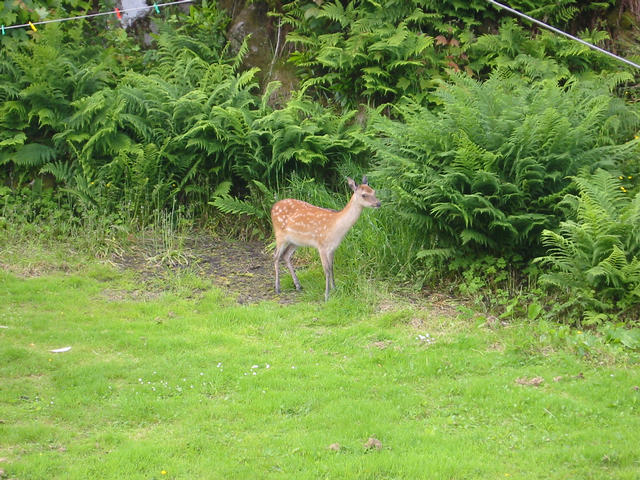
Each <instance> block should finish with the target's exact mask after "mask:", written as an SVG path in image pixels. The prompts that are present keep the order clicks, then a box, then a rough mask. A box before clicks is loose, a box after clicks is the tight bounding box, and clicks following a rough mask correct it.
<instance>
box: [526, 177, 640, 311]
mask: <svg viewBox="0 0 640 480" xmlns="http://www.w3.org/2000/svg"><path fill="white" fill-rule="evenodd" d="M575 182H576V184H577V186H578V189H579V192H580V196H579V197H578V203H577V209H576V212H575V213H576V221H565V222H563V223H562V224H561V226H560V232H559V233H554V232H550V231H545V232H543V236H542V239H543V244H544V246H545V248H546V249H547V253H546V255H545V256H542V257H539V258H538V259H537V261H538V262H540V263H541V264H542V265H545V266H547V267H549V270H550V271H549V272H548V273H545V274H544V275H543V276H542V277H541V281H542V282H544V283H546V284H547V285H552V286H554V287H555V288H557V289H559V290H560V291H562V292H564V294H565V295H567V296H568V297H574V298H579V300H580V301H579V302H578V301H575V302H567V305H569V306H570V308H569V311H570V313H571V314H573V315H577V316H578V318H580V317H581V316H584V317H585V318H586V319H587V321H590V318H592V317H593V315H594V312H595V313H609V312H612V311H613V310H614V309H615V308H617V309H619V310H621V311H623V312H624V313H626V314H629V313H630V312H632V311H633V310H634V309H635V308H637V305H638V300H640V297H639V296H638V293H639V292H640V242H639V241H638V240H639V239H638V238H637V235H636V231H635V230H636V226H635V225H636V224H632V223H628V218H629V217H630V216H632V217H634V216H635V215H637V205H638V203H639V200H638V195H636V197H635V198H634V199H630V198H629V197H628V196H625V195H624V194H622V192H621V189H620V184H619V182H618V181H617V179H615V178H614V177H613V176H612V175H611V174H609V173H607V172H605V171H603V170H599V171H597V172H596V173H595V174H594V175H588V174H583V175H581V176H578V177H576V178H575Z"/></svg>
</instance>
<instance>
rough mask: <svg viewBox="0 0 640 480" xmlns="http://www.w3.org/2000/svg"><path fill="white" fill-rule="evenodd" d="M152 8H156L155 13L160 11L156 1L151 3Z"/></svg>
mask: <svg viewBox="0 0 640 480" xmlns="http://www.w3.org/2000/svg"><path fill="white" fill-rule="evenodd" d="M153 8H155V9H156V13H160V9H159V8H158V4H157V3H155V2H154V3H153Z"/></svg>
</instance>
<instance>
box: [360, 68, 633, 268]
mask: <svg viewBox="0 0 640 480" xmlns="http://www.w3.org/2000/svg"><path fill="white" fill-rule="evenodd" d="M436 98H437V100H438V101H439V102H440V103H441V108H442V110H437V111H430V110H429V109H427V108H425V107H422V106H420V105H417V104H416V103H412V102H406V103H403V104H400V105H397V106H395V108H394V109H393V112H394V113H395V114H397V115H398V117H399V120H393V119H390V118H388V117H386V116H384V115H381V114H380V113H379V112H378V113H374V114H373V119H372V123H371V125H370V126H369V129H368V132H367V135H366V136H365V137H363V139H364V141H365V142H366V143H367V145H368V146H369V148H370V149H371V150H372V151H373V152H375V154H374V159H375V162H376V167H375V168H374V172H373V173H372V175H371V177H372V179H373V180H374V181H375V182H377V183H378V184H383V185H385V187H386V188H389V189H390V190H391V195H392V202H393V204H394V206H395V209H396V212H397V214H398V215H400V216H402V217H403V218H404V219H405V221H407V222H411V223H412V225H413V226H414V228H415V229H416V230H418V231H419V232H421V235H422V250H421V251H420V253H419V254H418V257H419V258H425V259H431V260H434V259H448V258H452V257H458V258H459V257H468V258H473V257H475V256H478V255H484V254H487V253H489V254H493V255H496V256H498V257H505V258H513V257H515V256H520V257H521V258H523V259H524V260H525V261H526V260H528V259H530V258H533V257H534V256H536V254H538V253H540V250H539V247H540V233H541V232H542V231H543V230H544V229H548V230H554V229H555V228H556V227H557V225H558V223H559V221H560V217H558V215H557V210H556V206H557V204H558V202H559V201H560V200H562V198H563V197H564V195H565V194H566V193H567V192H568V190H569V189H571V188H572V187H571V181H570V179H568V178H567V177H568V176H570V175H575V174H576V173H577V172H578V171H579V170H580V169H581V168H582V167H584V166H589V167H591V168H596V167H597V166H601V167H609V168H613V167H615V166H616V164H617V163H618V162H621V161H623V160H624V159H626V158H628V157H630V156H631V155H632V154H634V153H635V151H636V143H635V142H634V141H629V142H626V141H625V140H627V139H629V138H631V137H632V135H633V128H634V127H635V126H636V125H637V116H636V115H635V113H634V111H633V110H631V109H629V108H627V107H625V106H624V104H623V103H622V101H620V100H617V99H615V98H613V97H611V95H610V94H609V93H608V91H607V90H606V88H597V87H596V86H594V85H589V84H585V83H581V84H574V85H565V86H564V87H559V86H558V85H557V84H555V83H554V82H551V81H541V82H536V83H533V84H528V83H526V82H523V81H522V79H520V78H519V77H514V76H507V77H502V76H500V75H498V74H496V75H493V76H492V78H491V79H489V80H488V81H487V82H484V83H480V82H476V81H474V80H472V79H470V78H468V77H463V76H458V77H455V82H454V83H452V84H447V85H443V86H442V88H441V89H439V90H438V92H437V94H436Z"/></svg>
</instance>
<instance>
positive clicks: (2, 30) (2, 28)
mask: <svg viewBox="0 0 640 480" xmlns="http://www.w3.org/2000/svg"><path fill="white" fill-rule="evenodd" d="M2 34H3V35H4V25H2Z"/></svg>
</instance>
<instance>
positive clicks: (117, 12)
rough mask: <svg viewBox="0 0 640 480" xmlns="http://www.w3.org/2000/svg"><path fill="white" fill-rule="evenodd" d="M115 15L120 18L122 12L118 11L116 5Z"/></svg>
mask: <svg viewBox="0 0 640 480" xmlns="http://www.w3.org/2000/svg"><path fill="white" fill-rule="evenodd" d="M116 15H117V16H118V19H119V20H122V14H121V13H120V10H119V9H118V7H116Z"/></svg>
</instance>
